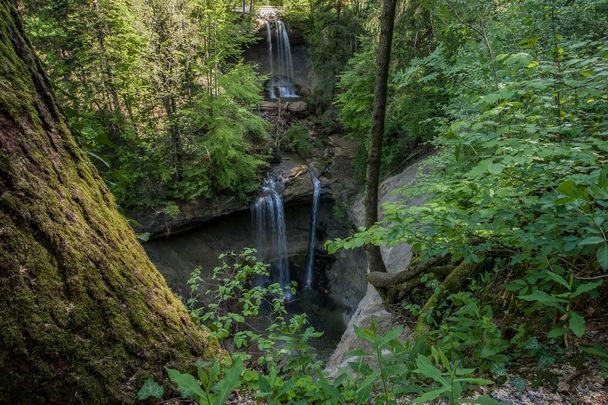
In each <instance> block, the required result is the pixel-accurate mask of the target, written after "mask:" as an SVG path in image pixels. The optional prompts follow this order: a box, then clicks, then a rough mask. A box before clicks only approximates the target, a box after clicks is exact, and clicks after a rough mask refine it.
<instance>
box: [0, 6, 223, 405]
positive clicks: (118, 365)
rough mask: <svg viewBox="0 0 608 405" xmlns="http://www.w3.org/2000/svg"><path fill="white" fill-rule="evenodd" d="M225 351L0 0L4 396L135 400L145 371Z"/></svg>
mask: <svg viewBox="0 0 608 405" xmlns="http://www.w3.org/2000/svg"><path fill="white" fill-rule="evenodd" d="M218 354H219V348H218V346H217V344H215V343H214V342H212V341H211V340H210V339H209V338H208V336H207V334H206V333H205V332H204V331H203V330H201V329H200V328H198V327H197V326H196V325H194V324H193V323H192V322H191V320H190V319H189V317H188V314H187V312H186V311H185V310H184V307H183V305H182V303H181V302H180V301H179V300H178V299H177V298H176V297H175V296H174V295H173V294H172V293H171V291H170V290H169V289H168V288H167V285H166V283H165V281H164V279H163V277H162V276H161V275H160V274H159V273H158V272H157V271H156V269H155V268H154V266H153V265H152V264H151V263H150V261H149V260H148V258H147V256H146V254H145V252H144V251H143V249H142V247H141V246H140V244H139V243H138V241H137V240H136V238H135V235H134V233H133V231H132V230H131V229H130V227H129V226H128V224H127V223H126V221H125V220H124V218H123V217H122V216H121V215H120V213H119V212H118V211H117V209H116V206H115V203H114V200H113V198H112V196H111V194H110V193H109V191H108V190H107V188H106V187H105V185H104V182H103V180H102V179H101V178H100V177H99V175H98V173H97V172H96V170H95V169H94V167H93V166H92V165H91V164H90V162H89V161H88V160H87V159H86V157H85V156H84V154H83V153H82V151H81V150H80V149H79V147H78V146H77V144H76V141H75V139H74V137H73V136H72V135H71V134H70V133H69V131H68V130H67V128H66V126H65V123H64V122H63V119H62V116H61V114H60V113H59V110H58V108H57V106H56V105H55V103H54V98H53V95H52V92H51V90H50V86H49V83H48V80H47V79H46V77H45V76H44V74H43V72H42V70H41V69H40V63H39V61H38V60H37V58H36V57H35V56H34V54H33V53H32V51H31V47H30V46H29V44H28V42H27V41H26V39H25V37H24V33H23V28H22V26H21V22H20V20H19V18H18V16H17V15H16V12H15V10H14V8H13V7H12V5H11V4H10V3H9V2H8V1H7V0H0V368H1V369H2V371H3V372H2V373H1V374H0V399H2V400H3V401H9V402H12V403H45V402H46V403H48V402H50V403H111V402H130V401H132V400H134V393H135V392H136V390H137V388H138V385H139V384H140V382H141V380H142V377H143V376H144V375H149V374H160V373H162V366H163V365H165V364H168V365H173V366H178V367H186V365H187V364H189V363H190V361H191V360H192V357H213V356H217V355H218Z"/></svg>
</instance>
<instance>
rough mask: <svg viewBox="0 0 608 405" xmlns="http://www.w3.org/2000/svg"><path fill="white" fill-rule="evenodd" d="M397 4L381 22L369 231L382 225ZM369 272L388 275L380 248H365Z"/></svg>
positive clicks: (390, 0)
mask: <svg viewBox="0 0 608 405" xmlns="http://www.w3.org/2000/svg"><path fill="white" fill-rule="evenodd" d="M396 7H397V0H384V2H383V3H382V16H381V20H380V38H379V40H378V72H377V75H376V81H375V83H374V106H373V110H372V131H371V136H370V140H369V151H368V157H367V176H366V189H365V227H367V228H369V227H371V226H373V225H374V224H375V223H376V222H378V187H379V185H380V163H381V161H382V139H383V138H384V119H385V116H386V97H387V88H388V83H387V82H388V69H389V63H390V59H391V47H392V44H393V27H394V25H395V9H396ZM365 250H366V253H367V263H368V266H369V271H370V272H373V271H383V272H386V267H385V266H384V261H382V254H381V252H380V247H379V246H376V245H371V244H370V245H368V246H366V248H365Z"/></svg>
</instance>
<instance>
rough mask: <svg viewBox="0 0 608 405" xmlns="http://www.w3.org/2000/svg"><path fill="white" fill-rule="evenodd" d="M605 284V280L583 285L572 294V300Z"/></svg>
mask: <svg viewBox="0 0 608 405" xmlns="http://www.w3.org/2000/svg"><path fill="white" fill-rule="evenodd" d="M603 283H604V280H597V281H592V282H590V283H585V284H581V285H579V286H578V287H576V290H575V291H574V292H573V293H572V295H571V296H570V298H576V297H578V296H579V295H581V294H585V293H587V292H589V291H593V290H595V289H596V288H598V287H599V286H601V285H602V284H603Z"/></svg>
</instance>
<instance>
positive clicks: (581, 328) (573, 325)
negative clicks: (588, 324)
mask: <svg viewBox="0 0 608 405" xmlns="http://www.w3.org/2000/svg"><path fill="white" fill-rule="evenodd" d="M568 326H569V327H570V329H571V330H572V332H573V333H574V334H575V335H576V336H577V337H582V336H583V335H584V334H585V319H584V318H583V317H582V316H580V315H579V314H577V313H576V312H574V311H571V312H570V319H569V320H568Z"/></svg>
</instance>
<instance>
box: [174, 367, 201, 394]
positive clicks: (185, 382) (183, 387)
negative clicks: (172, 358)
mask: <svg viewBox="0 0 608 405" xmlns="http://www.w3.org/2000/svg"><path fill="white" fill-rule="evenodd" d="M165 370H167V374H168V375H169V379H170V380H171V381H173V382H174V383H175V384H176V385H177V388H178V389H179V391H180V392H181V393H182V395H183V396H185V397H190V398H194V399H197V397H198V398H200V397H202V396H203V395H204V393H203V391H202V390H201V385H200V384H199V382H198V381H197V380H196V378H194V377H193V376H192V375H190V374H183V373H180V372H179V371H178V370H175V369H173V368H167V367H165ZM194 395H195V396H196V397H194Z"/></svg>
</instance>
